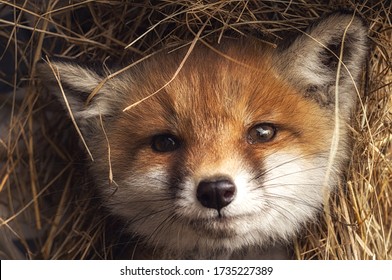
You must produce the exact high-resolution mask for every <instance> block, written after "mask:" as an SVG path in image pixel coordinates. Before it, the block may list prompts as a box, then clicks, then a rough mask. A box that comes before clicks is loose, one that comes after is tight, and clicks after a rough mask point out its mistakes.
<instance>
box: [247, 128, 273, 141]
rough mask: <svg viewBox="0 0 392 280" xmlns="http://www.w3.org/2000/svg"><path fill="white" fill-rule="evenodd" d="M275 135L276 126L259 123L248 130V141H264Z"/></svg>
mask: <svg viewBox="0 0 392 280" xmlns="http://www.w3.org/2000/svg"><path fill="white" fill-rule="evenodd" d="M275 135H276V127H275V126H274V125H273V124H270V123H260V124H256V125H255V126H253V127H251V128H250V129H249V131H248V143H249V144H256V143H265V142H269V141H271V140H272V139H273V138H274V137H275Z"/></svg>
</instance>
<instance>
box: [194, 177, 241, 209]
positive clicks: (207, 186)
mask: <svg viewBox="0 0 392 280" xmlns="http://www.w3.org/2000/svg"><path fill="white" fill-rule="evenodd" d="M235 193H236V187H235V185H234V183H233V182H232V181H230V180H226V179H223V180H222V179H220V180H215V181H214V180H205V181H201V182H200V183H199V185H198V186H197V194H196V196H197V199H198V200H199V201H200V203H201V204H202V205H203V206H204V207H207V208H213V209H216V210H218V212H219V213H220V210H221V209H222V208H223V207H226V206H227V205H229V204H230V203H231V202H232V201H233V199H234V196H235Z"/></svg>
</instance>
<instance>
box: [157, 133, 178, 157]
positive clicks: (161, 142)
mask: <svg viewBox="0 0 392 280" xmlns="http://www.w3.org/2000/svg"><path fill="white" fill-rule="evenodd" d="M179 146H180V143H179V140H178V139H177V138H176V137H175V136H174V135H171V134H158V135H155V136H154V137H153V138H152V143H151V148H152V149H153V150H154V151H156V152H161V153H166V152H172V151H174V150H176V149H178V147H179Z"/></svg>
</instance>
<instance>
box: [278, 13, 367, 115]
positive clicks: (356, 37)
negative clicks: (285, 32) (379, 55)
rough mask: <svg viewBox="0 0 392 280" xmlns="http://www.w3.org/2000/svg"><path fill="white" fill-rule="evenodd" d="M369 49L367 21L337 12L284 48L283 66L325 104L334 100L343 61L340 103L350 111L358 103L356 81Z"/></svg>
mask: <svg viewBox="0 0 392 280" xmlns="http://www.w3.org/2000/svg"><path fill="white" fill-rule="evenodd" d="M367 50H368V42H367V28H366V27H365V25H364V22H363V21H362V20H361V19H359V18H358V17H354V16H353V15H350V14H344V13H334V14H332V15H330V16H328V17H326V18H324V19H322V20H320V21H319V22H317V23H316V24H314V25H312V26H310V27H309V28H308V30H307V31H306V32H305V33H303V34H301V35H300V36H298V37H297V38H296V39H295V40H294V41H293V42H292V44H291V45H290V46H289V47H287V48H286V49H284V50H283V51H282V53H281V59H280V61H281V63H280V66H281V67H282V69H285V73H288V74H287V79H288V80H289V81H290V82H291V83H292V84H293V85H295V86H298V87H299V89H300V90H301V91H303V92H304V93H305V95H307V96H308V97H310V98H314V99H315V100H316V101H318V102H319V103H321V105H323V106H325V105H331V104H334V103H335V90H334V89H335V83H336V80H337V70H338V65H339V61H341V70H340V76H339V92H340V93H341V94H340V95H339V102H340V104H339V105H341V106H343V107H344V109H346V110H348V111H351V109H352V107H353V105H354V104H355V102H354V100H355V86H354V83H356V82H358V80H359V74H360V72H361V68H362V66H363V62H364V60H365V58H366V54H367ZM341 54H342V55H341ZM287 71H288V72H287Z"/></svg>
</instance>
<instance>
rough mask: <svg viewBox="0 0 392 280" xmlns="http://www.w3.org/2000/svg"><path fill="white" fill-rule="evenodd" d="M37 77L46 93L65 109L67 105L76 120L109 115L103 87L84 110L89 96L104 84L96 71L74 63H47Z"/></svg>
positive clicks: (106, 97)
mask: <svg viewBox="0 0 392 280" xmlns="http://www.w3.org/2000/svg"><path fill="white" fill-rule="evenodd" d="M38 75H39V76H40V78H41V80H43V81H44V82H45V84H44V86H46V87H47V88H48V89H49V91H50V92H51V93H53V94H55V95H56V96H57V97H58V98H59V100H60V101H61V102H62V104H63V105H64V107H66V108H67V107H68V106H67V103H68V104H69V107H70V108H67V109H70V110H71V111H72V114H73V115H74V117H75V118H76V119H80V120H83V119H89V118H91V117H96V116H99V115H107V114H110V108H111V106H110V102H109V101H108V100H110V98H109V96H108V93H107V92H108V91H107V89H106V86H105V85H103V86H102V88H100V90H99V92H98V94H97V96H96V97H94V98H93V100H92V101H91V102H90V104H88V105H87V106H86V101H87V98H88V97H89V95H90V94H91V93H92V92H93V91H94V90H95V89H96V88H97V86H98V85H99V84H100V83H101V82H102V81H103V79H104V77H102V76H100V75H99V74H98V73H97V72H96V71H93V70H91V69H90V68H87V67H83V66H80V65H77V64H74V63H66V62H50V63H49V64H40V65H39V67H38Z"/></svg>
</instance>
